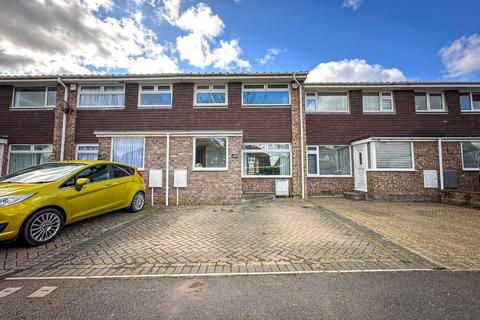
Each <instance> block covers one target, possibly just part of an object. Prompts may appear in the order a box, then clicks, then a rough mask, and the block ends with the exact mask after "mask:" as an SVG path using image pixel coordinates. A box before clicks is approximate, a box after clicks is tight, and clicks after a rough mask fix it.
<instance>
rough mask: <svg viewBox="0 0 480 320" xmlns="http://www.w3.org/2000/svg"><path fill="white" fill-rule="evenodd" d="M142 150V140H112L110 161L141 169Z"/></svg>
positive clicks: (143, 141)
mask: <svg viewBox="0 0 480 320" xmlns="http://www.w3.org/2000/svg"><path fill="white" fill-rule="evenodd" d="M144 149H145V139H144V138H133V137H132V138H113V140H112V161H115V162H120V163H125V164H129V165H132V166H135V167H137V168H139V169H143V161H144Z"/></svg>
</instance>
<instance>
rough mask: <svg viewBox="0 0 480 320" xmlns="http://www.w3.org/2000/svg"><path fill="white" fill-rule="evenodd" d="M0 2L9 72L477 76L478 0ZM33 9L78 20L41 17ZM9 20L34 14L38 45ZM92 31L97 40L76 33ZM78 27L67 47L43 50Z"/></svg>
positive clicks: (1, 56)
mask: <svg viewBox="0 0 480 320" xmlns="http://www.w3.org/2000/svg"><path fill="white" fill-rule="evenodd" d="M45 1H46V2H49V3H48V5H45V4H46V3H45ZM2 9H4V10H2V11H4V14H3V15H4V16H2V14H1V13H0V30H1V28H5V29H9V30H8V31H10V32H8V36H4V37H5V39H3V42H2V41H0V49H1V50H0V52H2V53H0V67H2V69H3V70H4V71H3V73H7V74H12V73H15V74H19V73H29V74H33V73H89V72H106V73H124V72H130V73H149V72H172V71H175V72H179V71H180V72H183V71H186V72H215V71H216V72H219V71H230V72H237V71H291V70H305V71H310V70H316V73H315V80H318V79H319V81H322V80H325V81H329V80H331V79H339V81H341V80H352V81H355V80H404V79H411V80H422V81H451V80H480V22H479V20H478V12H480V1H478V0H477V1H473V0H462V1H447V0H440V1H439V0H437V1H432V0H423V1H411V0H403V1H385V0H383V1H382V0H317V1H307V0H297V1H294V2H292V1H281V0H276V1H274V0H261V1H260V0H204V1H193V0H65V1H64V2H61V1H60V0H30V1H27V0H19V1H18V3H15V4H12V5H11V6H8V7H7V8H2ZM42 10H49V11H50V12H55V11H57V12H56V14H57V16H62V15H64V16H65V19H64V20H63V21H69V20H72V19H74V20H78V21H73V22H75V23H73V22H72V25H69V24H68V22H64V24H61V22H58V21H56V22H52V21H50V20H48V19H47V18H45V21H42V19H41V18H40V14H39V13H38V11H42ZM45 12H46V11H45ZM71 12H75V14H73V15H72V14H71ZM29 14H30V15H39V17H37V18H38V19H35V17H33V18H32V17H31V16H29ZM2 18H3V19H2ZM15 18H18V19H16V20H20V21H21V20H22V19H23V20H24V21H25V22H26V23H29V22H30V21H32V22H33V23H32V25H31V26H28V27H29V28H27V29H32V30H35V31H36V32H37V35H33V36H35V37H41V36H42V34H44V35H45V42H44V43H43V45H42V46H39V45H37V46H36V47H35V45H33V44H31V43H30V42H31V41H30V42H28V41H26V40H25V39H24V38H26V37H27V36H28V35H25V30H26V29H25V28H24V27H22V28H21V29H19V30H18V33H16V32H15V30H13V32H12V31H11V30H10V29H11V27H9V26H7V25H6V23H8V20H9V19H15ZM2 20H3V21H5V20H7V21H6V22H4V24H2V22H1V21H2ZM58 20H62V19H58ZM65 23H66V25H65ZM59 28H60V29H62V30H65V34H62V32H58V30H59ZM74 28H75V29H74ZM82 28H85V30H82ZM91 29H93V30H94V32H93V33H95V30H96V31H97V32H98V37H97V39H95V37H87V36H86V35H85V34H88V33H89V32H90V31H91ZM52 30H55V35H54V36H53V37H52V33H51V31H52ZM49 31H50V32H49ZM86 31H88V32H86ZM1 33H2V34H6V33H7V32H1ZM76 34H78V37H77V38H78V39H79V40H78V41H77V42H76V44H75V43H73V44H72V43H69V44H67V45H66V47H65V49H64V50H53V49H50V48H49V44H48V43H49V41H56V43H58V42H59V41H60V42H63V43H65V41H66V40H67V39H71V37H72V36H73V37H75V35H76ZM115 34H122V35H123V36H124V37H125V39H120V40H119V39H118V36H117V37H116V39H115V37H114V36H113V35H115ZM47 35H48V37H47ZM0 37H1V36H0ZM47 38H48V39H47ZM51 38H53V40H52V39H51ZM0 40H2V39H0ZM52 46H54V43H52ZM45 48H46V49H45ZM32 52H34V53H35V54H33V53H32ZM43 53H44V54H43ZM125 57H126V58H125ZM317 66H318V67H317ZM312 74H314V73H312Z"/></svg>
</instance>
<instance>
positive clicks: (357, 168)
mask: <svg viewBox="0 0 480 320" xmlns="http://www.w3.org/2000/svg"><path fill="white" fill-rule="evenodd" d="M367 156H368V152H367V144H366V143H364V144H359V145H356V146H353V158H354V160H353V166H354V179H355V190H357V191H363V192H367V166H368V159H367Z"/></svg>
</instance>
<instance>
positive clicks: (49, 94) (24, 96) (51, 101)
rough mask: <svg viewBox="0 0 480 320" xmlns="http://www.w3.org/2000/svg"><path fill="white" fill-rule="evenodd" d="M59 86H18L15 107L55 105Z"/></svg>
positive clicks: (14, 101)
mask: <svg viewBox="0 0 480 320" xmlns="http://www.w3.org/2000/svg"><path fill="white" fill-rule="evenodd" d="M56 98H57V88H55V87H16V88H15V96H14V100H13V107H14V108H44V107H51V108H53V107H55V101H56Z"/></svg>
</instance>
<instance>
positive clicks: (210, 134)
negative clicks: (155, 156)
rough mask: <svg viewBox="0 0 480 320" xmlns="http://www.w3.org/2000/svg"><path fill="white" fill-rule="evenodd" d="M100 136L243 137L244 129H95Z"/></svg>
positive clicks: (95, 132)
mask: <svg viewBox="0 0 480 320" xmlns="http://www.w3.org/2000/svg"><path fill="white" fill-rule="evenodd" d="M94 134H95V135H96V136H97V137H98V138H110V137H166V136H167V134H169V135H170V136H171V137H196V136H198V137H225V136H227V137H241V136H243V131H242V130H240V131H211V130H210V131H207V130H205V131H203V130H198V131H94Z"/></svg>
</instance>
